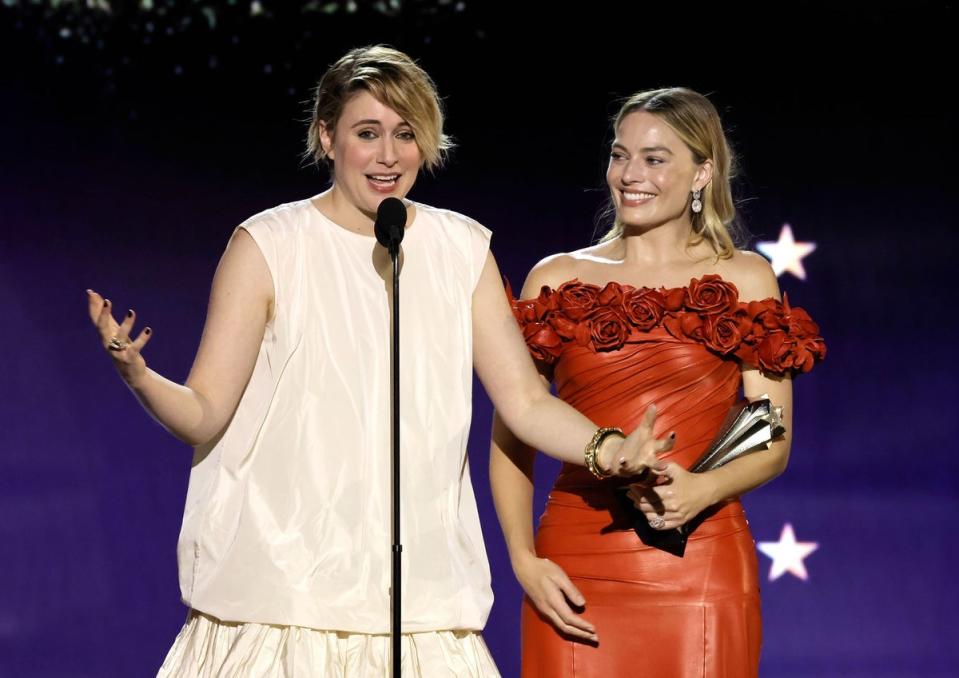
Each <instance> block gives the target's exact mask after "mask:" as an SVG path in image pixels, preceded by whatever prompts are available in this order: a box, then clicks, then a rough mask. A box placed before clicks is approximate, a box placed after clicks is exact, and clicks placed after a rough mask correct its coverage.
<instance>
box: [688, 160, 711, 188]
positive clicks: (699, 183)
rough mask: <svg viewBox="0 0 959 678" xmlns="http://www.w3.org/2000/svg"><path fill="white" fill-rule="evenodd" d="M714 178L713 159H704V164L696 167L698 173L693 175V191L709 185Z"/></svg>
mask: <svg viewBox="0 0 959 678" xmlns="http://www.w3.org/2000/svg"><path fill="white" fill-rule="evenodd" d="M712 180H713V161H712V160H704V161H703V164H702V165H700V166H699V167H698V168H697V169H696V174H694V175H693V186H692V189H691V190H693V191H701V190H703V189H704V188H706V186H708V185H709V182H710V181H712Z"/></svg>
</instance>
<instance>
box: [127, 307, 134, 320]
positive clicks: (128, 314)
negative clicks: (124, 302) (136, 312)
mask: <svg viewBox="0 0 959 678" xmlns="http://www.w3.org/2000/svg"><path fill="white" fill-rule="evenodd" d="M127 317H128V318H132V317H133V309H132V308H131V309H130V310H128V311H127Z"/></svg>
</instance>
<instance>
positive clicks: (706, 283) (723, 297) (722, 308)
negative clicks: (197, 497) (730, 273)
mask: <svg viewBox="0 0 959 678" xmlns="http://www.w3.org/2000/svg"><path fill="white" fill-rule="evenodd" d="M683 303H684V304H685V306H686V308H687V309H688V310H690V311H696V312H697V313H705V314H708V315H712V314H714V313H725V312H727V311H734V310H736V307H737V306H738V305H739V290H738V289H736V286H735V285H733V284H732V283H731V282H727V281H725V280H723V279H722V278H720V277H719V276H718V275H704V276H703V277H702V278H701V279H699V280H696V278H693V279H692V280H690V281H689V287H687V288H686V296H685V298H684V300H683Z"/></svg>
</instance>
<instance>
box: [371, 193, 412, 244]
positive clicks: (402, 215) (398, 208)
mask: <svg viewBox="0 0 959 678" xmlns="http://www.w3.org/2000/svg"><path fill="white" fill-rule="evenodd" d="M373 232H374V233H375V234H376V240H377V242H379V243H380V244H381V245H382V246H383V247H385V248H386V249H388V250H390V251H393V250H395V249H396V248H398V247H399V246H400V243H401V242H403V236H404V235H405V234H406V205H404V204H403V201H402V200H400V199H399V198H392V197H390V198H386V199H385V200H383V202H381V203H380V206H379V207H378V208H377V210H376V222H375V223H374V224H373Z"/></svg>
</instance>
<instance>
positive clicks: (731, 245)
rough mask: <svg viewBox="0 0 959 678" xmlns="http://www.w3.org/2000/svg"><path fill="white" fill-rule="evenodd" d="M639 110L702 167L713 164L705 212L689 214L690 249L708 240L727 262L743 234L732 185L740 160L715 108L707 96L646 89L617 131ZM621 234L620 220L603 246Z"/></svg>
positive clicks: (617, 121) (623, 111)
mask: <svg viewBox="0 0 959 678" xmlns="http://www.w3.org/2000/svg"><path fill="white" fill-rule="evenodd" d="M638 111H645V112H647V113H652V114H653V115H655V116H657V117H659V118H662V119H663V121H665V122H666V124H667V125H669V126H670V127H671V128H672V129H673V131H674V132H676V134H677V135H678V136H679V138H680V139H682V140H683V143H684V144H686V146H687V147H688V148H689V150H690V151H691V152H692V154H693V159H694V160H695V162H696V163H697V164H702V163H704V162H705V161H707V160H710V161H712V165H713V176H712V179H711V180H710V182H709V183H708V184H707V185H706V186H705V187H704V188H703V196H702V198H701V201H702V203H703V210H702V211H701V212H693V211H692V210H690V220H691V222H692V225H693V232H692V235H691V236H690V239H689V242H687V246H688V247H693V246H695V245H698V244H699V243H701V242H703V241H704V240H705V241H706V242H708V243H709V244H710V245H711V246H712V248H713V251H715V252H716V256H718V257H720V258H722V259H728V258H729V257H731V256H732V255H733V253H734V252H735V251H736V244H735V242H734V240H733V234H736V235H738V225H737V224H736V223H735V219H736V206H735V204H734V203H733V196H732V187H731V185H730V184H731V181H732V178H733V177H734V176H735V172H736V159H735V155H734V154H733V151H732V149H731V147H730V144H729V140H728V139H727V138H726V134H725V132H723V126H722V122H721V121H720V119H719V113H717V112H716V107H715V106H713V104H712V102H711V101H710V100H709V99H707V98H706V97H704V96H703V95H702V94H699V93H698V92H694V91H693V90H691V89H686V88H685V87H669V88H665V89H653V90H647V91H644V92H639V93H637V94H634V95H633V96H631V97H629V98H628V99H627V100H626V101H625V102H624V103H623V105H622V106H621V107H620V109H619V112H618V113H617V114H616V117H615V118H614V120H613V129H614V130H618V129H619V126H620V125H621V124H622V122H623V119H624V118H625V117H626V116H627V115H629V114H631V113H636V112H638ZM622 234H623V224H621V223H620V222H619V220H618V219H617V220H616V221H615V222H614V224H613V227H612V228H611V229H610V230H609V231H608V232H607V233H606V235H604V236H603V238H602V242H606V241H608V240H613V239H615V238H618V237H619V236H621V235H622Z"/></svg>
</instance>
